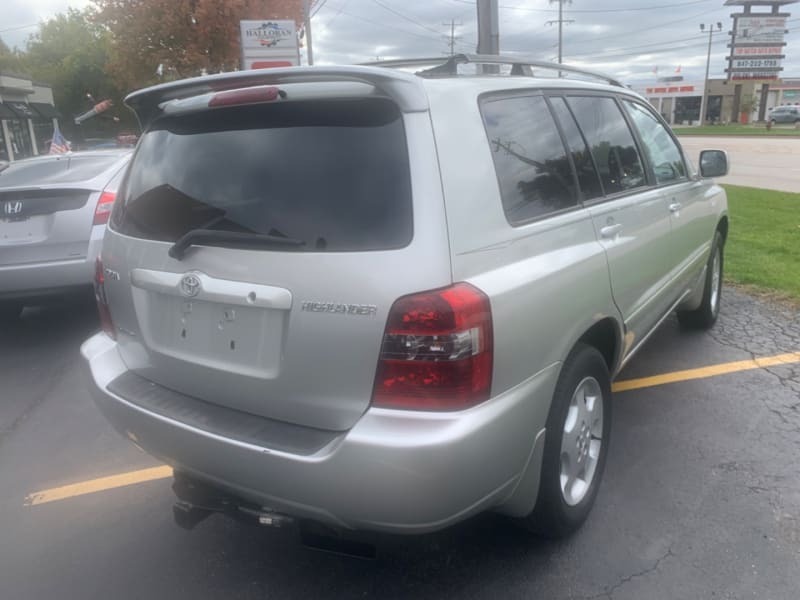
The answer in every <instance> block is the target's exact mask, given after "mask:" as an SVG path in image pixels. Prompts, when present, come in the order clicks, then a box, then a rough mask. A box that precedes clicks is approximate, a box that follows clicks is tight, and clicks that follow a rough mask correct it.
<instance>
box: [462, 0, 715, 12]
mask: <svg viewBox="0 0 800 600" xmlns="http://www.w3.org/2000/svg"><path fill="white" fill-rule="evenodd" d="M709 1H710V0H691V1H690V2H681V3H677V4H662V5H660V6H640V7H633V8H585V9H577V10H573V11H571V12H573V13H615V12H630V11H638V10H659V9H664V8H678V7H683V6H690V5H692V4H705V3H707V2H709ZM451 2H458V3H459V4H472V5H474V4H475V2H474V1H473V0H451ZM499 8H503V9H506V10H523V11H526V12H541V13H554V12H557V11H556V10H554V9H552V8H529V7H527V6H510V5H503V4H500V5H499ZM715 10H716V9H715Z"/></svg>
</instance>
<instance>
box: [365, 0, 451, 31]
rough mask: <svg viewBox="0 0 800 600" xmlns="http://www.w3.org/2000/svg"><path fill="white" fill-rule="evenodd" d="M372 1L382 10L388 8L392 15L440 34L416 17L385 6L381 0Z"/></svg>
mask: <svg viewBox="0 0 800 600" xmlns="http://www.w3.org/2000/svg"><path fill="white" fill-rule="evenodd" d="M372 1H373V2H374V3H375V4H377V5H378V6H380V7H381V8H383V9H384V10H388V11H389V12H390V13H392V14H393V15H396V16H398V17H400V18H401V19H405V20H406V21H408V22H409V23H413V24H414V25H416V26H417V27H422V28H423V29H425V30H427V31H432V32H433V33H435V34H436V35H441V31H438V30H436V29H433V28H432V27H428V26H427V25H425V23H422V22H420V21H417V20H416V19H414V18H412V17H409V16H407V15H404V14H403V13H401V12H398V11H396V10H395V9H393V8H392V7H391V6H386V5H385V4H384V3H383V2H381V0H372Z"/></svg>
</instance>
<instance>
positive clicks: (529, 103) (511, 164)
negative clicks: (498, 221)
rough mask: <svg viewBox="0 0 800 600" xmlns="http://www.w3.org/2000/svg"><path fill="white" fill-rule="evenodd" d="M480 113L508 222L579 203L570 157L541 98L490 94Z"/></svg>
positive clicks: (521, 220)
mask: <svg viewBox="0 0 800 600" xmlns="http://www.w3.org/2000/svg"><path fill="white" fill-rule="evenodd" d="M481 112H482V114H483V121H484V125H485V127H486V135H487V136H488V141H489V148H490V150H491V153H492V158H493V160H494V166H495V171H496V173H497V180H498V184H499V186H500V196H501V198H502V201H503V211H504V212H505V214H506V218H507V219H508V221H509V223H511V224H512V225H519V224H523V223H525V222H527V221H530V220H532V219H537V218H541V217H544V216H546V215H548V214H551V213H554V212H559V211H562V210H567V209H569V208H572V207H574V206H576V205H577V204H578V194H577V186H576V184H575V179H574V177H573V172H572V166H571V164H570V159H569V156H568V154H567V152H566V150H565V148H564V144H563V142H562V140H561V136H560V134H559V132H558V128H557V127H556V124H555V122H554V121H553V116H552V115H551V114H550V109H549V108H548V106H547V102H546V101H545V99H544V98H543V97H542V96H515V97H510V98H488V99H485V100H484V101H483V102H482V103H481Z"/></svg>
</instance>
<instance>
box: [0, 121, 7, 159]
mask: <svg viewBox="0 0 800 600" xmlns="http://www.w3.org/2000/svg"><path fill="white" fill-rule="evenodd" d="M0 160H8V150H6V138H5V136H4V135H3V128H2V127H1V126H0Z"/></svg>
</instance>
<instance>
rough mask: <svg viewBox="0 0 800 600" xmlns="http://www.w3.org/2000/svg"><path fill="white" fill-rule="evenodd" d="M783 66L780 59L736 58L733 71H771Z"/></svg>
mask: <svg viewBox="0 0 800 600" xmlns="http://www.w3.org/2000/svg"><path fill="white" fill-rule="evenodd" d="M780 66H781V60H780V59H779V58H734V59H733V62H732V64H731V68H733V69H771V68H775V67H780Z"/></svg>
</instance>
